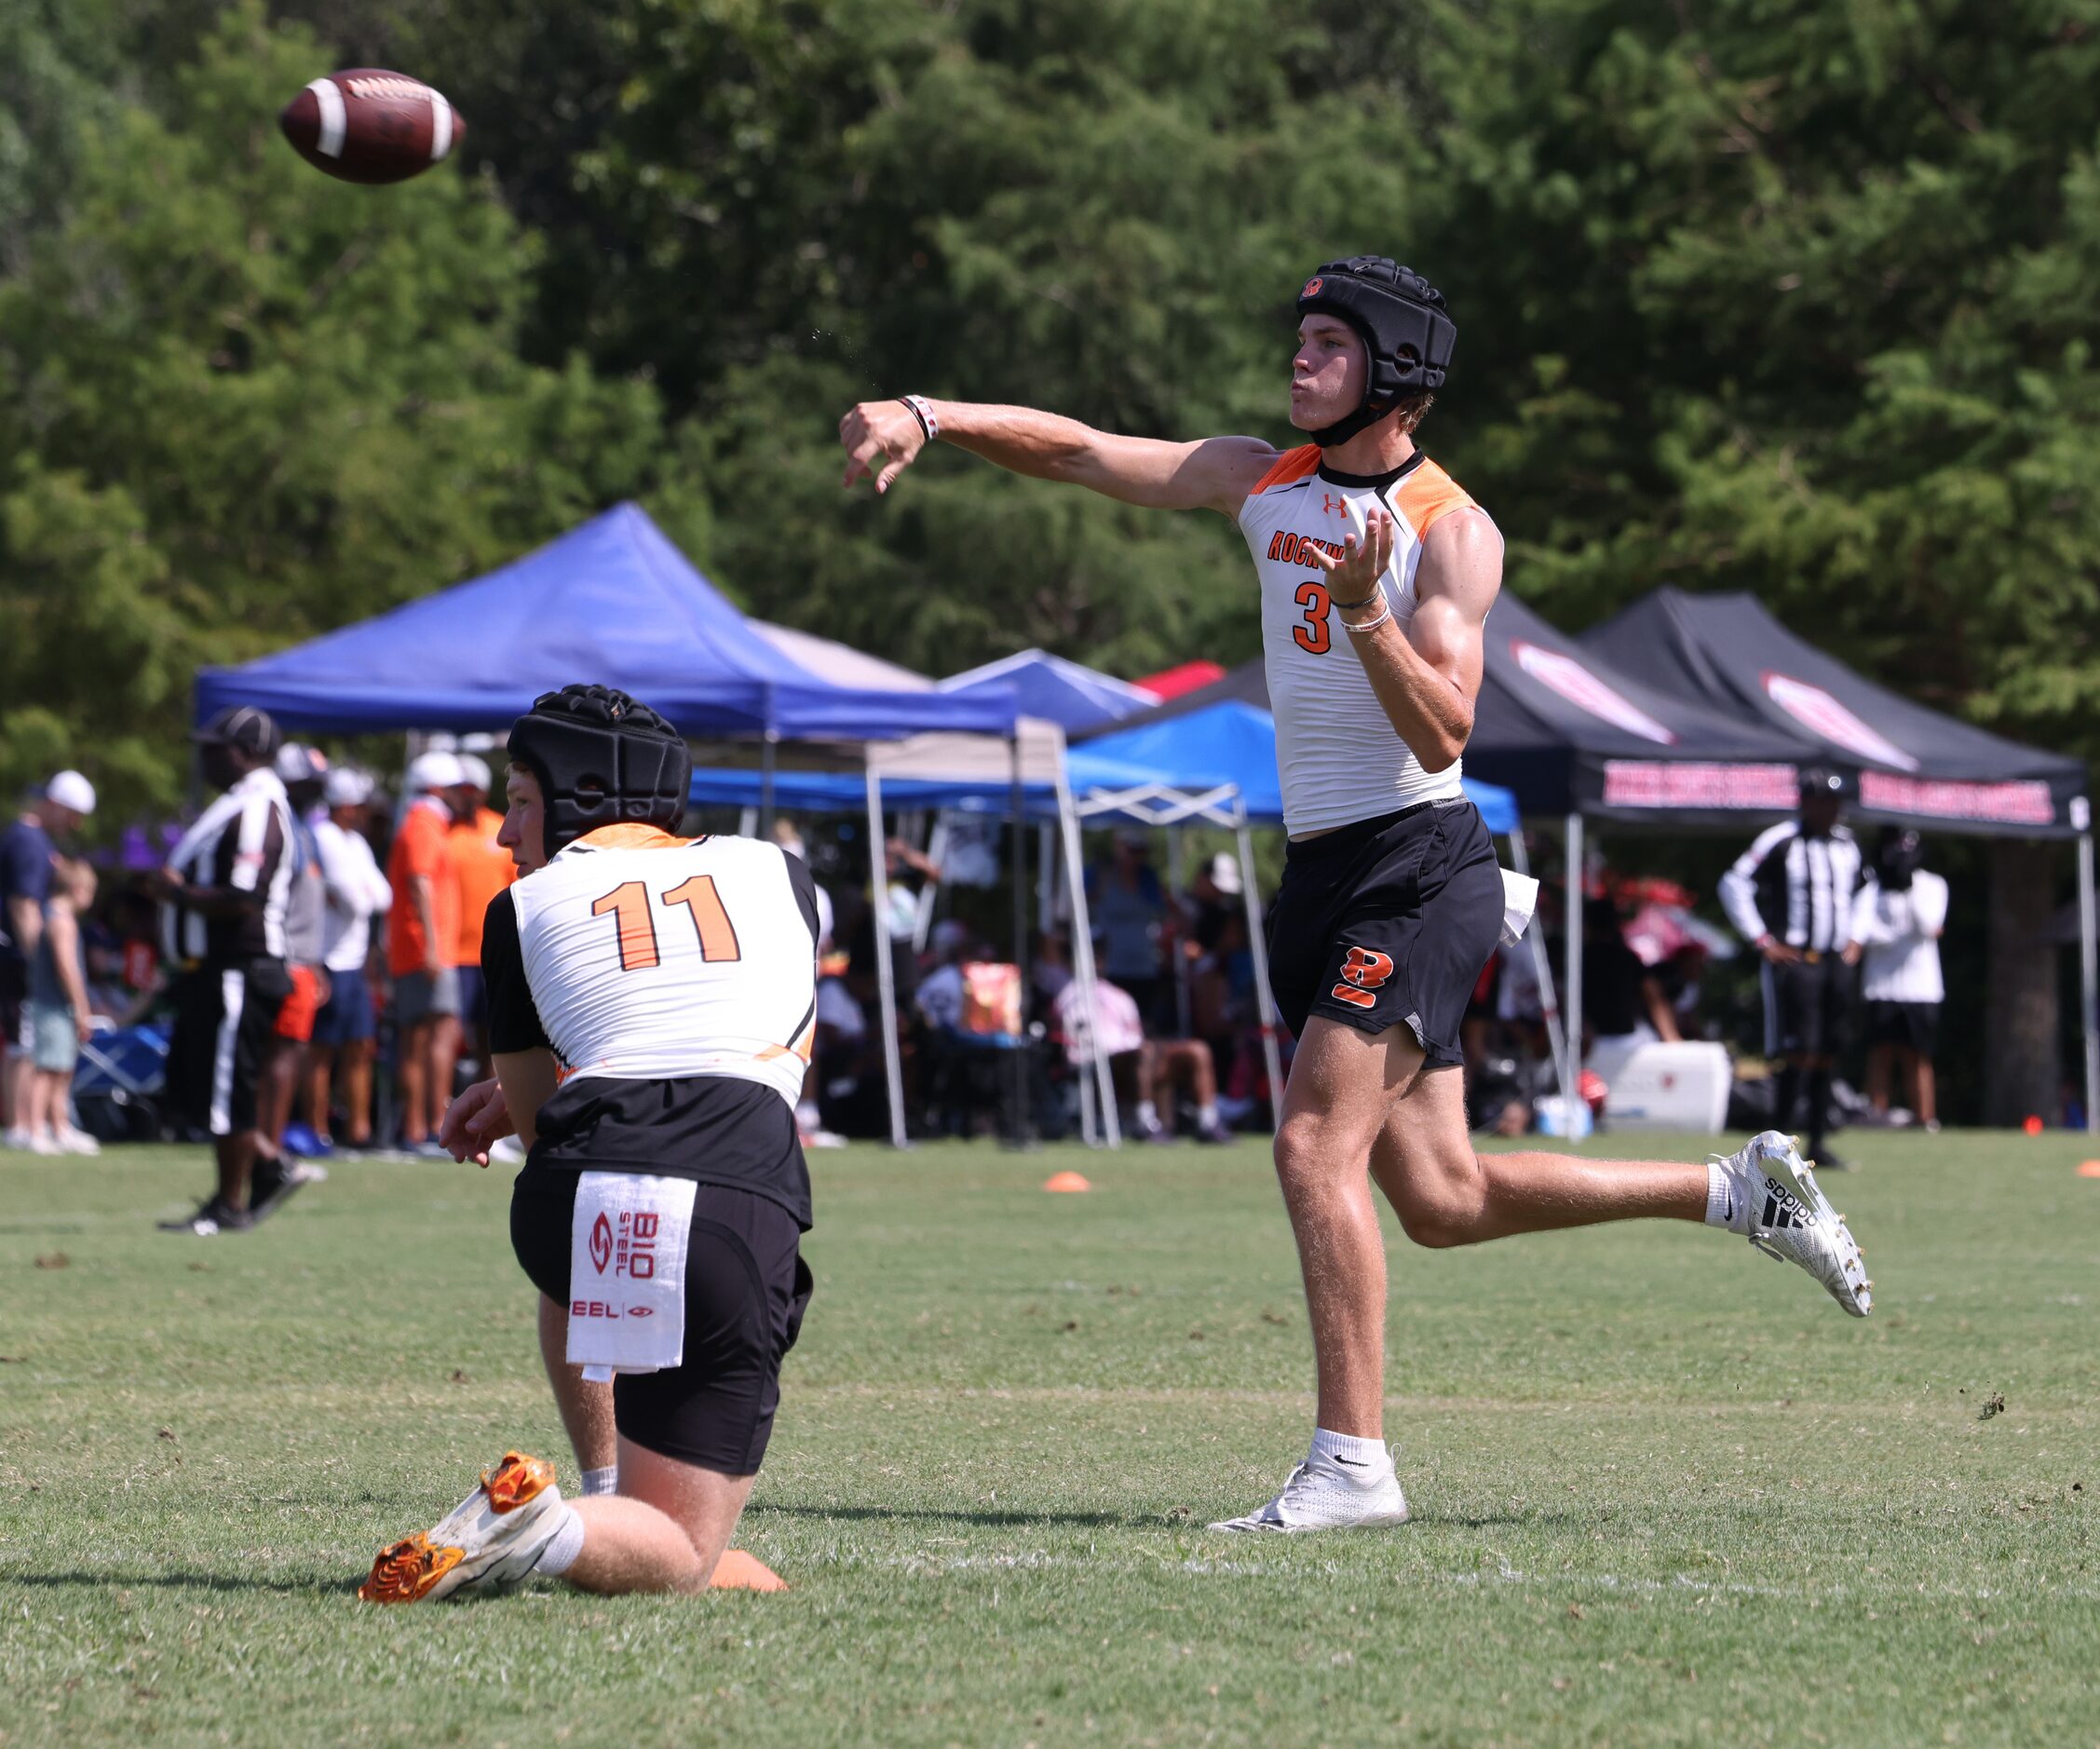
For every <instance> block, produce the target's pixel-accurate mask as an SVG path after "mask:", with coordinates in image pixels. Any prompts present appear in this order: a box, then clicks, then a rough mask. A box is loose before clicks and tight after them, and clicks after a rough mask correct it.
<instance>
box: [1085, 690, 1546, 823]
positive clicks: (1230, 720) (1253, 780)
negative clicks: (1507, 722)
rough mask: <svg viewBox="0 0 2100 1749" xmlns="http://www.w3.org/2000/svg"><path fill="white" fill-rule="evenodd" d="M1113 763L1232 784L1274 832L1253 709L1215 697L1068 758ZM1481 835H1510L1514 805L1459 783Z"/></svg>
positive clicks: (1273, 782)
mask: <svg viewBox="0 0 2100 1749" xmlns="http://www.w3.org/2000/svg"><path fill="white" fill-rule="evenodd" d="M1089 755H1091V756H1092V757H1095V758H1106V759H1115V760H1119V761H1121V762H1122V763H1124V764H1126V765H1133V766H1151V767H1153V768H1154V769H1155V770H1158V771H1166V772H1176V771H1185V770H1186V771H1193V770H1199V769H1200V770H1206V771H1213V772H1216V773H1218V774H1220V775H1221V776H1223V777H1225V778H1226V779H1228V780H1230V781H1231V782H1232V783H1233V784H1235V785H1236V786H1237V787H1238V789H1239V791H1240V800H1241V801H1242V802H1243V803H1244V804H1245V807H1246V809H1247V819H1248V820H1249V821H1250V822H1251V823H1253V824H1254V825H1261V826H1273V825H1280V824H1281V823H1282V820H1283V784H1282V780H1281V779H1280V778H1279V777H1278V776H1277V771H1276V719H1275V718H1274V717H1273V716H1271V715H1270V714H1269V713H1268V712H1267V711H1265V710H1263V709H1262V708H1261V707H1260V706H1259V705H1256V704H1249V703H1247V702H1246V701H1245V700H1243V699H1239V698H1221V699H1219V700H1218V701H1217V702H1216V703H1214V704H1208V705H1204V706H1203V707H1201V708H1200V709H1199V710H1196V711H1191V712H1186V713H1185V714H1183V715H1180V716H1170V717H1165V718H1163V719H1160V720H1158V721H1156V722H1147V723H1144V724H1140V725H1136V726H1134V727H1129V728H1118V729H1111V730H1109V731H1108V732H1107V733H1105V734H1103V735H1098V736H1095V737H1093V738H1091V739H1089V740H1088V741H1087V742H1086V743H1085V744H1084V746H1083V747H1081V748H1080V749H1079V750H1078V751H1077V752H1074V753H1073V755H1072V759H1073V764H1074V766H1075V767H1077V764H1078V761H1079V760H1080V759H1081V758H1082V757H1086V756H1089ZM1463 782H1464V783H1465V786H1466V793H1467V794H1468V795H1469V796H1470V797H1471V798H1472V802H1473V806H1474V807H1478V808H1479V809H1480V812H1481V818H1482V819H1483V820H1485V821H1486V822H1487V829H1488V831H1490V832H1492V833H1494V834H1497V836H1503V837H1506V836H1507V835H1508V834H1511V833H1512V832H1514V831H1516V829H1517V798H1516V797H1515V796H1514V795H1513V794H1512V793H1511V792H1510V791H1508V790H1505V789H1503V788H1502V787H1501V786H1500V785H1499V784H1495V783H1483V782H1482V781H1480V780H1478V779H1477V778H1467V779H1464V780H1463Z"/></svg>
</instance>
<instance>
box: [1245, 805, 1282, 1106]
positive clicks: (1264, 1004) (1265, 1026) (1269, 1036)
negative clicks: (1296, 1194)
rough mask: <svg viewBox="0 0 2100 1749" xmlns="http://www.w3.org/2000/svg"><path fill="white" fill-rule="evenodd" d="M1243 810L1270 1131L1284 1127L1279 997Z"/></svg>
mask: <svg viewBox="0 0 2100 1749" xmlns="http://www.w3.org/2000/svg"><path fill="white" fill-rule="evenodd" d="M1235 806H1236V807H1238V808H1239V809H1240V824H1239V826H1238V828H1237V835H1238V839H1239V844H1240V898H1241V900H1242V901H1243V902H1245V904H1246V907H1247V951H1248V952H1249V953H1250V954H1252V955H1253V958H1254V1005H1255V1008H1256V1009H1257V1010H1258V1011H1259V1012H1260V1014H1261V1019H1262V1066H1263V1067H1264V1068H1266V1069H1267V1071H1268V1121H1269V1128H1270V1129H1271V1130H1272V1131H1273V1130H1280V1129H1281V1128H1282V1127H1283V1052H1282V1050H1281V1048H1280V1046H1279V1045H1278V1044H1277V1041H1276V1027H1277V1016H1276V997H1275V996H1274V994H1273V993H1272V992H1271V991H1270V990H1269V987H1268V943H1267V942H1266V941H1264V940H1263V939H1262V902H1261V896H1260V894H1258V893H1257V892H1256V891H1255V890H1254V837H1253V833H1251V832H1250V831H1248V829H1247V805H1246V803H1245V802H1239V803H1236V804H1235Z"/></svg>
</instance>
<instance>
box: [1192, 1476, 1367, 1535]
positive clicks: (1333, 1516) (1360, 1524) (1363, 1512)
mask: <svg viewBox="0 0 2100 1749" xmlns="http://www.w3.org/2000/svg"><path fill="white" fill-rule="evenodd" d="M1406 1522H1407V1496H1406V1495H1404V1494H1402V1492H1401V1491H1400V1478H1399V1477H1398V1476H1396V1475H1394V1474H1393V1472H1392V1468H1391V1466H1390V1465H1388V1466H1387V1467H1386V1468H1385V1470H1384V1471H1382V1472H1381V1473H1379V1474H1377V1475H1375V1476H1373V1477H1370V1478H1368V1479H1360V1478H1358V1477H1357V1476H1354V1475H1352V1474H1350V1473H1349V1471H1348V1470H1347V1469H1345V1468H1344V1467H1343V1466H1342V1464H1341V1463H1340V1462H1339V1460H1337V1459H1335V1458H1307V1459H1306V1461H1305V1462H1303V1463H1302V1464H1300V1465H1299V1466H1298V1467H1297V1468H1296V1469H1295V1470H1294V1471H1291V1479H1290V1480H1289V1481H1288V1482H1286V1483H1285V1484H1284V1485H1283V1492H1282V1493H1280V1494H1279V1495H1278V1496H1277V1497H1276V1498H1274V1499H1273V1500H1271V1501H1269V1503H1268V1504H1267V1506H1264V1507H1260V1508H1258V1509H1257V1510H1256V1511H1254V1512H1249V1513H1248V1514H1247V1515H1246V1516H1245V1517H1244V1518H1227V1519H1226V1520H1224V1521H1223V1522H1222V1523H1220V1524H1215V1525H1212V1526H1211V1528H1212V1529H1213V1530H1235V1531H1238V1530H1276V1531H1285V1532H1302V1531H1307V1530H1375V1529H1378V1528H1379V1527H1381V1526H1383V1525H1404V1524H1405V1523H1406Z"/></svg>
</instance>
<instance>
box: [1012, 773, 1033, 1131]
mask: <svg viewBox="0 0 2100 1749" xmlns="http://www.w3.org/2000/svg"><path fill="white" fill-rule="evenodd" d="M1007 752H1008V754H1009V757H1010V759H1011V761H1012V774H1013V775H1012V782H1011V783H1010V785H1009V789H1008V793H1007V807H1008V810H1009V812H1010V813H1011V814H1012V816H1013V834H1012V848H1013V969H1014V977H1015V980H1016V983H1017V986H1018V987H1017V988H1016V990H1015V993H1014V999H1015V1001H1016V1002H1017V1003H1018V1004H1019V1017H1020V1018H1019V1027H1020V1030H1019V1032H1018V1033H1017V1034H1016V1035H1015V1037H1014V1041H1013V1049H1012V1051H1009V1053H1008V1054H1009V1055H1010V1056H1011V1057H1012V1058H1013V1145H1014V1146H1016V1147H1026V1146H1028V1140H1029V1128H1028V820H1027V816H1026V815H1025V814H1024V813H1023V796H1022V793H1021V737H1020V735H1019V734H1018V733H1017V734H1015V735H1014V736H1013V738H1012V739H1010V740H1009V741H1008V742H1007Z"/></svg>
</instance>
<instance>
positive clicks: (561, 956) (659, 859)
mask: <svg viewBox="0 0 2100 1749" xmlns="http://www.w3.org/2000/svg"><path fill="white" fill-rule="evenodd" d="M791 864H792V867H791ZM798 875H799V878H798ZM510 896H511V901H512V902H513V903H514V904H515V905H516V907H517V913H518V943H519V950H520V954H521V956H522V959H523V961H524V969H525V982H526V983H527V984H528V986H529V987H530V988H531V990H532V997H533V1005H534V1007H535V1008H536V1009H537V1010H539V1020H540V1024H541V1026H542V1027H543V1028H544V1029H545V1030H546V1034H547V1037H548V1041H549V1043H550V1044H551V1045H552V1046H553V1047H554V1051H555V1054H556V1055H557V1056H559V1057H560V1058H561V1059H562V1062H563V1063H564V1064H567V1065H568V1067H569V1069H570V1071H571V1076H572V1078H584V1077H589V1076H604V1077H610V1078H616V1079H620V1080H671V1079H676V1078H683V1077H685V1076H695V1075H725V1076H734V1077H737V1078H740V1079H743V1080H748V1081H758V1082H761V1083H763V1084H764V1085H765V1086H767V1087H770V1088H772V1089H773V1090H774V1091H776V1092H778V1093H779V1095H780V1097H781V1098H782V1099H784V1100H786V1101H787V1102H788V1104H789V1105H793V1104H794V1103H795V1101H796V1100H797V1099H799V1098H800V1097H801V1094H802V1081H803V1071H804V1069H805V1068H806V1066H807V1064H808V1061H809V1051H810V1046H811V1042H812V1039H813V1037H814V1023H815V1016H816V1006H817V941H816V931H815V925H814V924H813V922H812V921H811V918H812V916H813V915H814V912H815V899H814V883H813V882H812V881H811V880H810V879H809V874H808V871H807V870H806V868H804V866H803V864H802V863H801V862H800V861H797V860H795V859H793V858H791V857H790V856H789V855H788V854H787V852H786V851H784V850H782V849H781V848H780V847H779V846H778V845H772V844H765V843H762V842H760V841H759V840H758V839H755V838H729V837H706V838H693V839H684V838H674V837H672V836H671V834H668V833H664V832H659V831H658V830H657V829H656V828H655V827H653V826H608V827H602V828H600V829H599V830H598V831H597V832H594V833H590V834H587V835H586V836H584V837H582V838H579V839H577V840H576V843H574V844H572V845H570V846H568V847H566V848H565V849H563V850H562V852H561V853H560V854H559V855H557V856H556V857H555V858H554V859H553V860H552V861H549V863H548V864H547V866H546V867H545V868H541V869H537V870H535V871H534V872H533V873H532V874H527V875H525V876H524V877H523V878H522V879H521V880H520V881H518V882H517V884H516V885H515V886H513V887H512V888H510Z"/></svg>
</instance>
